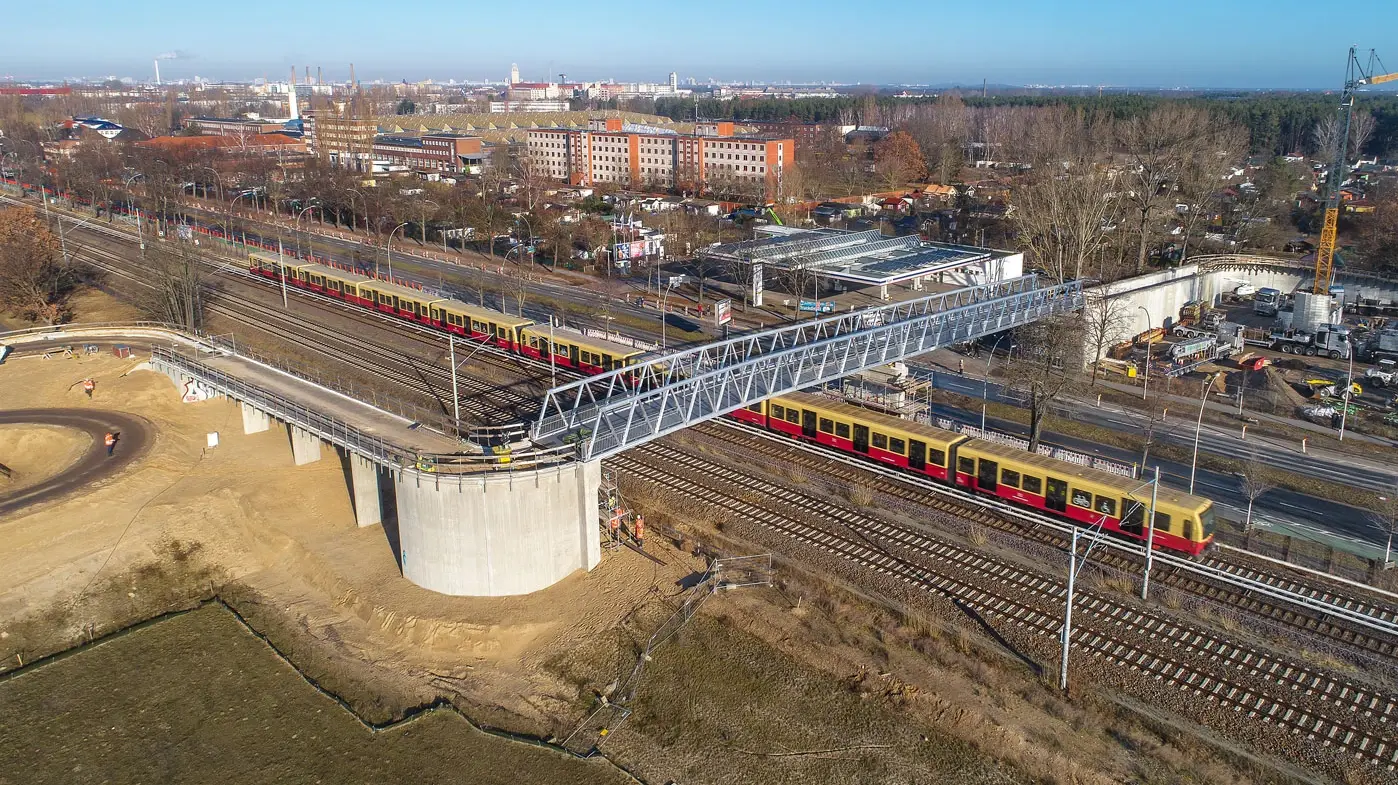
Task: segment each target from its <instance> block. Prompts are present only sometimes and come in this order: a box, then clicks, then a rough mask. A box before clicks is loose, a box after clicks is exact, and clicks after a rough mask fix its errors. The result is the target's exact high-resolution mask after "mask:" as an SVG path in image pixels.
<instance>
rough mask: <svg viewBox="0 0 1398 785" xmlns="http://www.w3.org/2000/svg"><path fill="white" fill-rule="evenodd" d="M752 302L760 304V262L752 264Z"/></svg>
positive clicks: (755, 304)
mask: <svg viewBox="0 0 1398 785" xmlns="http://www.w3.org/2000/svg"><path fill="white" fill-rule="evenodd" d="M752 304H753V305H754V306H759V307H760V306H761V305H762V265H761V263H758V264H754V265H753V266H752Z"/></svg>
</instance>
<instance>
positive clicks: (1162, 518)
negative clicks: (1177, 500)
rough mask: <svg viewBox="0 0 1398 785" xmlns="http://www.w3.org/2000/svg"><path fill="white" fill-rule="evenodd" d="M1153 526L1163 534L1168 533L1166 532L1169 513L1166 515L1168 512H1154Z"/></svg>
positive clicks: (1168, 523)
mask: <svg viewBox="0 0 1398 785" xmlns="http://www.w3.org/2000/svg"><path fill="white" fill-rule="evenodd" d="M1153 525H1154V526H1155V528H1156V529H1158V530H1159V531H1163V532H1168V531H1170V513H1168V512H1160V511H1159V510H1156V512H1155V523H1154V524H1153Z"/></svg>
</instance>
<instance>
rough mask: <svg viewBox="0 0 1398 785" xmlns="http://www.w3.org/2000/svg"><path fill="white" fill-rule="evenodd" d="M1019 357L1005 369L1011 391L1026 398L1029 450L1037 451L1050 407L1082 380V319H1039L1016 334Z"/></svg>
mask: <svg viewBox="0 0 1398 785" xmlns="http://www.w3.org/2000/svg"><path fill="white" fill-rule="evenodd" d="M1015 339H1016V343H1017V345H1018V347H1019V356H1018V358H1016V359H1015V360H1014V361H1013V362H1010V363H1007V364H1006V366H1005V375H1006V379H1007V381H1008V383H1009V386H1010V387H1011V389H1015V390H1018V391H1020V392H1022V393H1023V394H1025V395H1026V396H1027V397H1028V399H1029V451H1030V452H1034V451H1037V450H1038V449H1039V442H1040V440H1041V439H1042V438H1043V428H1044V418H1045V416H1046V415H1047V414H1048V412H1049V407H1050V406H1051V405H1052V404H1053V402H1054V401H1055V400H1057V399H1058V398H1059V397H1060V396H1062V395H1063V394H1065V393H1067V392H1068V391H1070V390H1071V389H1072V388H1073V387H1074V386H1075V385H1076V384H1077V383H1078V380H1079V379H1080V378H1081V370H1082V349H1083V320H1082V318H1081V317H1080V316H1078V315H1076V314H1074V315H1069V316H1056V317H1051V318H1048V319H1042V320H1040V321H1037V322H1033V323H1031V324H1028V325H1025V326H1024V327H1021V328H1019V329H1018V330H1016V332H1015Z"/></svg>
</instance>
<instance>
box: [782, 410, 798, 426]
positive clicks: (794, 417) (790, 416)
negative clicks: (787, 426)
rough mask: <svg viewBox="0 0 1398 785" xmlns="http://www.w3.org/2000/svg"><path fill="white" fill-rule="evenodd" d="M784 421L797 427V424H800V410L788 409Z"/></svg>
mask: <svg viewBox="0 0 1398 785" xmlns="http://www.w3.org/2000/svg"><path fill="white" fill-rule="evenodd" d="M786 421H787V422H789V423H791V424H792V425H798V424H800V422H801V410H800V409H790V408H788V409H787V410H786Z"/></svg>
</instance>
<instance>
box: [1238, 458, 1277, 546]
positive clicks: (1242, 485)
mask: <svg viewBox="0 0 1398 785" xmlns="http://www.w3.org/2000/svg"><path fill="white" fill-rule="evenodd" d="M1275 487H1276V485H1275V484H1274V483H1272V482H1270V480H1269V474H1268V471H1267V469H1266V467H1264V466H1263V465H1262V464H1260V463H1258V462H1257V461H1256V460H1253V459H1252V458H1251V457H1249V458H1248V461H1247V463H1245V464H1243V470H1242V471H1240V472H1238V489H1239V490H1240V491H1241V492H1242V494H1243V495H1244V496H1246V497H1247V500H1248V511H1247V518H1246V519H1245V520H1244V521H1243V531H1245V532H1246V531H1252V507H1253V505H1254V504H1255V503H1256V502H1257V499H1258V497H1260V496H1262V494H1264V493H1266V492H1267V491H1270V490H1272V489H1273V488H1275Z"/></svg>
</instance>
